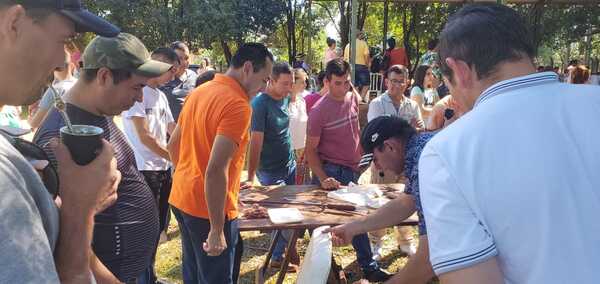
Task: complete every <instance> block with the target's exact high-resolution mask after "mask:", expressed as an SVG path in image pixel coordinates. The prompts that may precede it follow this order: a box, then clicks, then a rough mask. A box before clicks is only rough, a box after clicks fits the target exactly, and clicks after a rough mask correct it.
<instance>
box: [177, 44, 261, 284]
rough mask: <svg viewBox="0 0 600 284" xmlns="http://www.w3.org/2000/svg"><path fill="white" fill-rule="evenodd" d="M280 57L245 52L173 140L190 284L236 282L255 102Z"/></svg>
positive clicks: (198, 99)
mask: <svg viewBox="0 0 600 284" xmlns="http://www.w3.org/2000/svg"><path fill="white" fill-rule="evenodd" d="M272 67H273V55H272V54H271V53H270V52H269V51H268V50H267V48H266V47H265V46H263V45H262V44H256V43H249V44H245V45H243V46H241V47H240V48H239V50H238V51H237V52H236V54H235V55H234V56H233V58H232V61H231V67H230V68H229V70H227V72H226V73H225V74H217V75H216V76H215V78H214V79H213V80H212V81H210V82H207V83H205V84H202V85H201V86H200V87H198V88H197V89H196V90H194V91H193V92H192V93H191V94H190V95H189V96H188V98H187V100H186V102H185V104H184V107H183V110H182V112H181V115H180V117H179V124H178V126H177V128H176V129H175V131H174V133H173V138H172V139H171V141H170V142H169V146H168V148H169V153H170V154H171V158H172V161H173V164H174V166H175V173H174V176H173V188H172V192H171V197H170V199H169V203H170V204H171V205H172V206H173V211H174V214H175V217H176V218H177V222H178V223H179V229H180V232H181V242H182V252H183V269H182V270H183V279H184V283H186V284H187V283H207V284H208V283H210V284H213V283H233V281H234V280H233V278H234V276H233V275H235V274H237V272H235V271H234V268H233V266H234V255H235V248H236V244H237V242H238V227H237V217H238V208H237V205H238V192H239V188H240V176H241V173H242V170H243V166H244V158H245V154H246V147H247V145H248V140H249V132H248V128H249V126H250V118H251V113H252V109H251V106H250V103H249V101H250V99H252V98H253V97H254V96H255V95H256V93H257V92H259V91H260V90H261V89H263V88H264V87H265V84H266V82H267V80H268V78H269V76H270V73H271V69H272Z"/></svg>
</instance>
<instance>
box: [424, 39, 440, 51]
mask: <svg viewBox="0 0 600 284" xmlns="http://www.w3.org/2000/svg"><path fill="white" fill-rule="evenodd" d="M439 43H440V40H439V39H437V38H434V39H431V40H429V42H427V49H429V50H434V49H435V48H436V47H437V46H438V44H439Z"/></svg>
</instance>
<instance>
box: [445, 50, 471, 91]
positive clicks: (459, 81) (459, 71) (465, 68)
mask: <svg viewBox="0 0 600 284" xmlns="http://www.w3.org/2000/svg"><path fill="white" fill-rule="evenodd" d="M446 65H448V68H450V69H451V70H452V80H451V81H452V83H454V84H456V85H458V86H461V87H463V88H469V87H470V86H472V84H473V83H474V82H475V80H476V79H477V77H476V76H477V73H476V72H474V70H473V68H471V67H470V66H469V64H467V63H466V62H464V61H462V60H458V59H454V58H451V57H449V58H446Z"/></svg>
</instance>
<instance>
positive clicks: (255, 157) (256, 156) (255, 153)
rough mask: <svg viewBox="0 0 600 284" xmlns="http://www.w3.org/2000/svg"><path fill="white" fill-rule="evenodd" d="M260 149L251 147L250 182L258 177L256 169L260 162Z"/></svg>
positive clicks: (249, 161) (249, 160) (249, 162)
mask: <svg viewBox="0 0 600 284" xmlns="http://www.w3.org/2000/svg"><path fill="white" fill-rule="evenodd" d="M260 150H261V149H260V148H259V147H256V146H254V145H250V153H249V157H248V180H250V181H254V176H255V175H256V169H257V168H258V163H259V162H260Z"/></svg>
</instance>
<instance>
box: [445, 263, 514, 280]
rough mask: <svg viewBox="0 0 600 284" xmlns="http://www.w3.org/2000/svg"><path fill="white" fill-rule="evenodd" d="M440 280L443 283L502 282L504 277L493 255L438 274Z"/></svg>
mask: <svg viewBox="0 0 600 284" xmlns="http://www.w3.org/2000/svg"><path fill="white" fill-rule="evenodd" d="M440 282H441V283H443V284H478V283H487V284H503V283H504V277H503V276H502V272H501V270H500V266H498V261H497V260H496V257H493V258H490V259H488V260H487V261H485V262H482V263H479V264H477V265H474V266H471V267H467V268H465V269H461V270H455V271H452V272H448V273H444V274H442V275H440Z"/></svg>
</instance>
